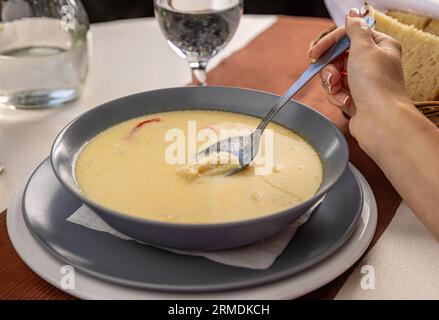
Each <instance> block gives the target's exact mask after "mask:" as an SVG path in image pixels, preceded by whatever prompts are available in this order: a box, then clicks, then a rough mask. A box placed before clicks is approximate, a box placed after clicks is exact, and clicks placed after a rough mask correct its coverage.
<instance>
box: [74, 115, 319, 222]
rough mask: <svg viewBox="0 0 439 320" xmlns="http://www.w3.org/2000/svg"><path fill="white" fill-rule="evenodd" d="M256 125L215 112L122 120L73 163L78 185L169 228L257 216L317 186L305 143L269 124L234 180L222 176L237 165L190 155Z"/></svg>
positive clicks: (314, 157) (314, 158)
mask: <svg viewBox="0 0 439 320" xmlns="http://www.w3.org/2000/svg"><path fill="white" fill-rule="evenodd" d="M259 121H260V120H259V119H257V118H254V117H251V116H246V115H241V114H235V113H229V112H219V111H174V112H164V113H157V114H153V115H148V116H145V117H140V118H136V119H132V120H128V121H126V122H123V123H120V124H118V125H116V126H114V127H112V128H109V129H107V130H105V131H103V132H102V133H100V134H99V135H97V136H96V137H95V138H93V139H92V140H91V141H90V142H89V143H87V144H86V145H85V146H84V148H83V149H82V151H81V152H80V154H79V156H78V159H77V161H76V166H75V177H76V181H77V183H78V185H79V188H80V190H81V192H82V193H83V194H84V195H85V196H86V197H88V198H89V199H91V200H93V201H94V202H96V203H98V204H100V205H102V206H104V207H107V208H110V209H113V210H116V211H119V212H122V213H124V214H127V215H131V216H136V217H141V218H146V219H153V220H159V221H167V222H174V223H221V222H230V221H237V220H244V219H249V218H255V217H259V216H264V215H269V214H272V213H275V212H278V211H281V210H284V209H287V208H290V207H293V206H295V205H298V204H300V203H301V202H303V201H305V200H307V199H309V198H310V197H312V196H313V195H314V194H315V192H316V191H317V190H318V188H319V186H320V183H321V181H322V164H321V161H320V158H319V156H318V154H317V153H316V152H315V150H314V149H313V148H312V147H311V146H310V145H309V144H308V143H307V142H306V141H305V140H304V139H303V138H301V137H300V136H298V135H297V134H295V133H294V132H292V131H290V130H288V129H286V128H284V127H282V126H280V125H277V124H270V125H269V126H268V128H267V130H266V132H264V134H263V135H262V138H261V141H262V144H261V150H260V152H259V154H258V157H257V158H256V159H255V160H254V162H253V163H252V165H251V166H249V167H247V168H245V169H244V170H243V171H241V172H239V173H237V174H234V175H231V176H227V175H225V174H224V172H225V171H227V170H224V169H228V168H234V166H236V163H235V162H234V160H235V159H230V158H228V157H227V156H225V155H223V154H221V155H215V156H214V157H213V158H212V157H210V159H207V160H206V159H204V160H203V159H201V160H198V159H197V160H196V157H194V155H195V154H196V152H197V150H199V148H201V147H206V146H207V145H209V144H210V143H212V142H214V141H209V139H213V138H216V140H220V138H224V136H233V135H237V133H238V134H240V133H242V132H245V130H246V129H248V130H250V129H251V128H255V127H256V126H257V125H258V123H259ZM240 130H241V131H240ZM242 130H244V131H242ZM219 161H230V163H226V162H225V163H221V164H220V163H219Z"/></svg>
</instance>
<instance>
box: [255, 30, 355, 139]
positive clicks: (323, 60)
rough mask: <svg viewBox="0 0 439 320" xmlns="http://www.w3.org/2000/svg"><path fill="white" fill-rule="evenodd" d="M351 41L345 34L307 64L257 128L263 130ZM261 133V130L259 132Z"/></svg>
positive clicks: (347, 47)
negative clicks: (315, 59)
mask: <svg viewBox="0 0 439 320" xmlns="http://www.w3.org/2000/svg"><path fill="white" fill-rule="evenodd" d="M350 45H351V41H350V40H349V37H348V36H347V35H345V36H343V38H341V39H340V40H339V41H338V42H337V43H335V44H334V45H333V46H332V47H331V48H329V49H328V51H326V53H324V54H323V55H322V56H321V57H320V58H319V59H317V61H316V62H315V63H312V64H310V65H309V67H308V69H306V70H305V72H304V73H302V75H301V76H300V77H299V78H298V79H297V80H296V82H295V83H294V84H293V85H292V86H291V87H290V88H289V89H288V91H287V92H285V93H284V95H283V96H282V97H280V98H279V99H278V100H277V101H276V103H275V104H274V105H273V107H272V108H271V109H270V111H269V112H268V113H267V115H266V116H265V117H264V119H262V121H261V123H260V124H259V126H258V128H257V129H259V130H261V131H263V130H264V129H265V128H266V127H267V125H268V123H269V122H270V121H271V119H273V117H274V116H275V115H276V114H277V113H278V112H279V110H280V109H282V107H283V106H284V105H285V104H286V103H287V102H288V101H289V100H290V99H291V98H292V97H293V96H294V95H295V94H296V93H297V92H298V91H299V90H300V89H302V88H303V86H305V84H307V83H308V81H309V80H311V79H312V78H313V77H314V76H315V75H316V74H317V73H319V72H320V71H321V70H322V69H323V68H324V67H326V66H327V65H328V64H330V63H331V62H332V61H333V60H334V59H336V58H338V57H339V56H340V55H341V54H342V53H343V52H345V51H346V50H347V49H349V46H350ZM260 133H262V132H260Z"/></svg>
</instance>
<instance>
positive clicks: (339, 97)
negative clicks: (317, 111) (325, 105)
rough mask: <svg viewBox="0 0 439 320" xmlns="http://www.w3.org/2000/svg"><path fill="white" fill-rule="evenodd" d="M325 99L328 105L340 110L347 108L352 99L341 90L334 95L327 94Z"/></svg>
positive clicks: (347, 93)
mask: <svg viewBox="0 0 439 320" xmlns="http://www.w3.org/2000/svg"><path fill="white" fill-rule="evenodd" d="M327 97H328V101H329V103H331V104H332V105H334V106H336V107H338V108H340V109H346V108H349V105H350V103H351V102H352V97H351V96H350V94H349V92H347V91H345V90H343V89H342V90H340V91H338V92H337V93H335V94H328V95H327Z"/></svg>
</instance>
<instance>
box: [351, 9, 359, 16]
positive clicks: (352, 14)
mask: <svg viewBox="0 0 439 320" xmlns="http://www.w3.org/2000/svg"><path fill="white" fill-rule="evenodd" d="M348 16H349V17H359V16H360V10H358V8H351V9H349V12H348Z"/></svg>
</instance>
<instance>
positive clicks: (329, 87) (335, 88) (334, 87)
mask: <svg viewBox="0 0 439 320" xmlns="http://www.w3.org/2000/svg"><path fill="white" fill-rule="evenodd" d="M322 87H323V89H324V90H325V91H326V93H329V94H336V93H337V92H339V91H340V90H341V89H342V83H341V82H339V83H336V84H334V85H329V84H327V83H326V82H325V81H323V80H322Z"/></svg>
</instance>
